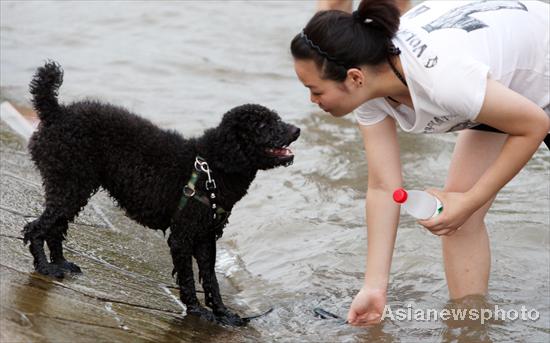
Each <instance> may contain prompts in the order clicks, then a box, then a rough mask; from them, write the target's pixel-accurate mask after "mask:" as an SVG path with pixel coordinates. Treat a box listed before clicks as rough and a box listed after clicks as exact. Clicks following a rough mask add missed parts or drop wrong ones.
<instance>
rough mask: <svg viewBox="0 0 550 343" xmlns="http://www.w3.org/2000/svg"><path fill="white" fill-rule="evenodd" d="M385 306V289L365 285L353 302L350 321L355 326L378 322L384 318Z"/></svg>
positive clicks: (349, 315) (349, 316)
mask: <svg viewBox="0 0 550 343" xmlns="http://www.w3.org/2000/svg"><path fill="white" fill-rule="evenodd" d="M385 306H386V291H385V290H383V289H370V288H367V287H363V288H361V290H360V291H359V293H358V294H357V295H356V296H355V299H353V302H352V303H351V307H350V309H349V312H348V323H349V324H351V325H354V326H367V325H374V324H378V323H380V321H381V320H382V315H383V314H384V307H385Z"/></svg>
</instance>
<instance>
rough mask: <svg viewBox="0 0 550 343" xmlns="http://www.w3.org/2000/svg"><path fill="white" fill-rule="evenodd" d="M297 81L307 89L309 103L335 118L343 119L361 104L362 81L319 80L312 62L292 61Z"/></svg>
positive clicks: (316, 69) (319, 76) (348, 78)
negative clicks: (360, 90)
mask: <svg viewBox="0 0 550 343" xmlns="http://www.w3.org/2000/svg"><path fill="white" fill-rule="evenodd" d="M294 70H295V71H296V75H297V76H298V79H300V81H301V82H302V83H303V84H304V86H306V87H307V88H309V91H310V100H311V102H313V103H315V104H317V105H318V106H319V107H320V108H321V109H322V110H323V111H325V112H329V113H330V114H331V115H333V116H335V117H343V116H345V115H346V114H348V113H350V112H352V111H353V110H354V109H356V108H357V107H358V106H359V105H361V104H362V103H363V101H362V100H361V96H360V92H359V89H360V88H361V87H357V86H359V85H362V80H360V81H357V80H353V79H352V78H350V77H349V75H348V77H347V78H346V80H344V81H343V82H338V81H333V80H327V79H322V78H321V72H320V71H319V69H318V68H317V66H316V65H315V62H314V61H313V60H296V59H295V60H294Z"/></svg>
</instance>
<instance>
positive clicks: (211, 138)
mask: <svg viewBox="0 0 550 343" xmlns="http://www.w3.org/2000/svg"><path fill="white" fill-rule="evenodd" d="M203 138H204V140H203V142H202V145H203V146H204V148H206V150H207V151H208V157H207V158H208V163H210V164H212V166H213V167H214V168H216V169H220V170H223V171H224V172H226V173H238V172H243V171H248V170H250V169H251V164H250V160H249V159H248V157H247V154H246V152H245V151H244V146H242V144H241V142H242V139H241V138H240V137H239V132H238V127H234V125H224V123H222V124H221V125H220V126H218V127H217V128H215V129H210V130H207V131H206V132H205V134H204V136H203Z"/></svg>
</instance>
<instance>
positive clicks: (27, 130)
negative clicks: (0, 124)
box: [0, 101, 34, 140]
mask: <svg viewBox="0 0 550 343" xmlns="http://www.w3.org/2000/svg"><path fill="white" fill-rule="evenodd" d="M0 118H2V120H3V121H5V122H6V124H8V125H9V126H10V127H11V128H12V129H13V130H14V131H15V132H17V133H18V134H19V135H21V136H23V138H25V139H26V140H29V138H30V137H31V135H32V133H33V132H34V127H33V126H32V124H31V123H30V122H29V121H28V120H26V119H25V118H24V117H23V115H22V114H21V113H19V111H18V110H16V109H15V107H13V106H12V104H10V103H9V102H7V101H4V102H3V103H2V104H1V105H0Z"/></svg>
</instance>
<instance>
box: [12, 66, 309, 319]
mask: <svg viewBox="0 0 550 343" xmlns="http://www.w3.org/2000/svg"><path fill="white" fill-rule="evenodd" d="M62 81H63V71H62V70H61V68H60V66H59V65H58V64H56V63H55V62H47V63H46V64H45V65H44V66H43V67H40V68H38V70H37V72H36V74H35V76H34V78H33V80H32V82H31V84H30V92H31V94H32V95H33V99H32V101H33V105H34V107H35V109H36V111H37V112H38V116H39V118H40V124H39V127H38V131H36V132H35V133H34V134H33V136H32V137H31V139H30V142H29V150H30V152H31V155H32V159H33V161H34V163H35V164H36V166H37V168H38V170H39V171H40V173H41V175H42V179H43V184H44V188H45V199H46V201H45V209H44V212H43V213H42V215H40V217H39V218H38V219H36V220H34V221H33V222H31V223H29V224H27V225H26V226H25V228H24V230H23V234H24V242H25V244H26V243H27V242H30V252H31V254H32V256H33V257H34V267H35V269H36V271H38V272H39V273H41V274H44V275H51V276H54V277H59V278H61V277H63V273H64V272H77V273H78V272H80V268H79V267H78V266H77V265H76V264H74V263H71V262H68V261H67V260H66V259H65V257H64V256H63V246H62V242H63V240H64V239H65V236H66V234H67V229H68V223H69V222H72V221H73V220H74V218H75V216H77V215H78V213H79V212H80V211H81V210H82V208H83V207H84V206H85V205H86V203H87V202H88V199H89V198H90V197H91V196H92V195H93V194H94V193H95V192H96V191H97V190H98V189H99V187H103V188H104V189H105V190H107V191H108V192H109V194H110V195H111V197H113V198H114V199H115V200H116V201H117V203H118V205H119V206H120V207H122V208H123V209H124V210H125V211H126V213H127V215H128V216H129V217H130V218H132V219H134V220H135V221H137V222H138V223H140V224H143V225H145V226H148V227H149V228H151V229H154V230H163V231H165V230H166V229H167V228H170V236H169V238H168V245H169V246H170V252H171V254H172V260H173V263H174V269H173V272H172V274H177V277H176V279H177V283H178V285H179V287H180V297H181V300H182V301H183V303H185V305H186V306H187V313H188V314H192V315H197V316H200V317H201V318H205V319H207V320H210V321H215V322H219V323H225V324H230V325H244V324H245V323H246V321H247V320H246V319H243V318H240V317H239V316H238V315H236V314H234V313H232V312H230V311H229V310H228V309H227V308H226V307H225V305H224V304H223V302H222V298H221V296H220V291H219V286H218V281H217V280H216V274H215V271H214V264H215V260H216V240H217V239H218V238H219V237H220V236H221V235H222V230H223V228H224V226H225V225H226V224H227V218H228V216H229V214H230V212H231V209H232V208H233V206H234V205H235V203H237V201H239V200H240V199H241V198H242V197H243V196H244V195H245V194H246V192H247V189H248V187H249V186H250V184H251V183H252V181H253V180H254V177H255V176H256V173H257V171H258V170H260V169H264V170H265V169H271V168H275V167H277V166H281V165H285V166H286V165H289V164H291V163H292V161H293V159H294V156H293V154H292V152H291V151H290V150H289V149H288V148H287V146H288V145H289V144H291V143H292V142H293V141H295V140H296V139H297V138H298V136H299V135H300V129H299V128H297V127H295V126H293V125H290V124H287V123H284V122H283V121H281V119H280V118H279V116H278V115H277V114H276V113H275V112H273V111H271V110H269V109H267V108H265V107H263V106H260V105H250V104H249V105H243V106H239V107H236V108H233V109H232V110H230V111H229V112H227V113H226V114H225V115H224V116H223V119H222V121H221V123H220V125H219V126H218V127H216V128H211V129H208V130H206V131H205V132H204V134H203V135H202V136H201V137H198V138H193V139H185V138H183V137H182V136H181V135H179V134H178V133H177V132H174V131H166V130H161V129H160V128H158V127H157V126H155V125H153V124H152V123H151V122H150V121H148V120H145V119H143V118H140V117H138V116H136V115H134V114H132V113H130V112H129V111H127V110H125V109H124V108H121V107H117V106H113V105H110V104H105V103H100V102H98V101H90V100H86V101H79V102H74V103H72V104H70V105H61V104H59V103H58V100H57V94H58V88H59V87H60V86H61V83H62ZM44 241H45V242H46V243H47V245H48V248H49V250H50V261H49V262H48V260H47V257H46V254H45V252H44ZM192 257H195V259H196V261H197V264H198V266H199V280H201V281H202V286H203V289H204V293H205V303H206V306H208V307H210V308H211V309H212V312H210V311H208V310H206V309H205V308H204V307H202V306H201V305H200V303H199V301H198V299H197V297H196V294H195V283H194V279H193V270H192V260H191V258H192Z"/></svg>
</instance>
